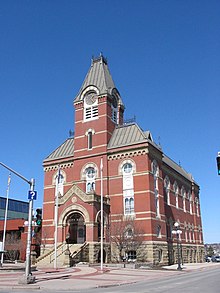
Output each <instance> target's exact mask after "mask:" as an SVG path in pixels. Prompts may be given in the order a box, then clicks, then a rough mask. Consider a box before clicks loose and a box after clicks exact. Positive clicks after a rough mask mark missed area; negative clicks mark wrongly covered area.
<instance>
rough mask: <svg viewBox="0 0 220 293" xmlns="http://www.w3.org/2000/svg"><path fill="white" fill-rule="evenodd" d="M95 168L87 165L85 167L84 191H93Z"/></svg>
mask: <svg viewBox="0 0 220 293" xmlns="http://www.w3.org/2000/svg"><path fill="white" fill-rule="evenodd" d="M95 175H96V172H95V168H93V167H88V168H87V169H86V192H87V193H89V192H93V191H95Z"/></svg>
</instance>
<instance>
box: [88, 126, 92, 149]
mask: <svg viewBox="0 0 220 293" xmlns="http://www.w3.org/2000/svg"><path fill="white" fill-rule="evenodd" d="M88 149H89V150H91V149H92V131H89V132H88Z"/></svg>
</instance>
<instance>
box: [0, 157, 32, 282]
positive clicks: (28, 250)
mask: <svg viewBox="0 0 220 293" xmlns="http://www.w3.org/2000/svg"><path fill="white" fill-rule="evenodd" d="M0 165H1V166H2V167H4V168H6V169H8V170H9V171H10V172H12V173H14V174H15V175H16V176H18V177H20V178H21V179H22V180H24V181H25V182H27V183H28V184H29V185H30V191H29V193H30V194H32V195H33V196H32V197H31V198H30V199H29V212H28V235H27V247H26V262H25V275H24V276H23V277H22V278H21V279H20V280H19V284H32V283H34V282H35V277H34V276H32V273H31V240H32V210H33V199H34V195H35V194H36V192H35V191H34V185H35V180H34V179H33V178H32V179H31V180H28V179H26V178H25V177H24V176H22V175H21V174H19V173H18V172H16V171H14V170H13V169H11V168H10V167H8V166H7V165H5V164H3V163H2V162H0Z"/></svg>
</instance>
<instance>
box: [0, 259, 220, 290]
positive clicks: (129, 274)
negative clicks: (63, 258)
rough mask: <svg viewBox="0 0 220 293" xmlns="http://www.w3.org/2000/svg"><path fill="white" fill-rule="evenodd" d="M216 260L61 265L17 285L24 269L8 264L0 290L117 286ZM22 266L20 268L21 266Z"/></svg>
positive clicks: (1, 276) (0, 276) (200, 267)
mask: <svg viewBox="0 0 220 293" xmlns="http://www.w3.org/2000/svg"><path fill="white" fill-rule="evenodd" d="M216 265H218V266H220V264H219V263H203V264H186V265H184V266H183V270H182V271H177V270H176V267H177V266H176V265H174V266H171V267H166V268H167V269H161V270H150V269H127V268H117V267H111V268H109V267H105V268H104V269H103V271H101V270H100V267H98V266H97V267H95V266H94V267H90V266H79V267H72V268H62V269H57V270H55V269H48V268H40V269H39V270H36V271H33V276H35V277H36V282H35V283H34V284H28V285H20V284H18V281H19V279H21V278H22V276H23V275H24V270H19V269H18V268H16V269H17V270H16V271H14V270H10V268H9V267H4V268H3V269H2V268H1V269H0V291H2V290H3V289H19V288H20V289H27V290H28V289H42V290H53V291H56V290H62V291H65V290H72V291H74V290H80V289H88V288H97V287H107V286H117V285H123V284H131V283H135V282H139V281H144V280H154V279H158V278H160V279H161V278H164V277H167V276H170V275H173V274H182V273H187V271H191V270H195V269H196V270H203V269H207V268H214V267H215V266H216ZM21 269H22V268H21Z"/></svg>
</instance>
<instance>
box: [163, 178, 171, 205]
mask: <svg viewBox="0 0 220 293" xmlns="http://www.w3.org/2000/svg"><path fill="white" fill-rule="evenodd" d="M164 196H165V202H166V203H167V204H168V205H170V179H169V177H168V176H166V177H165V179H164Z"/></svg>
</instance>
